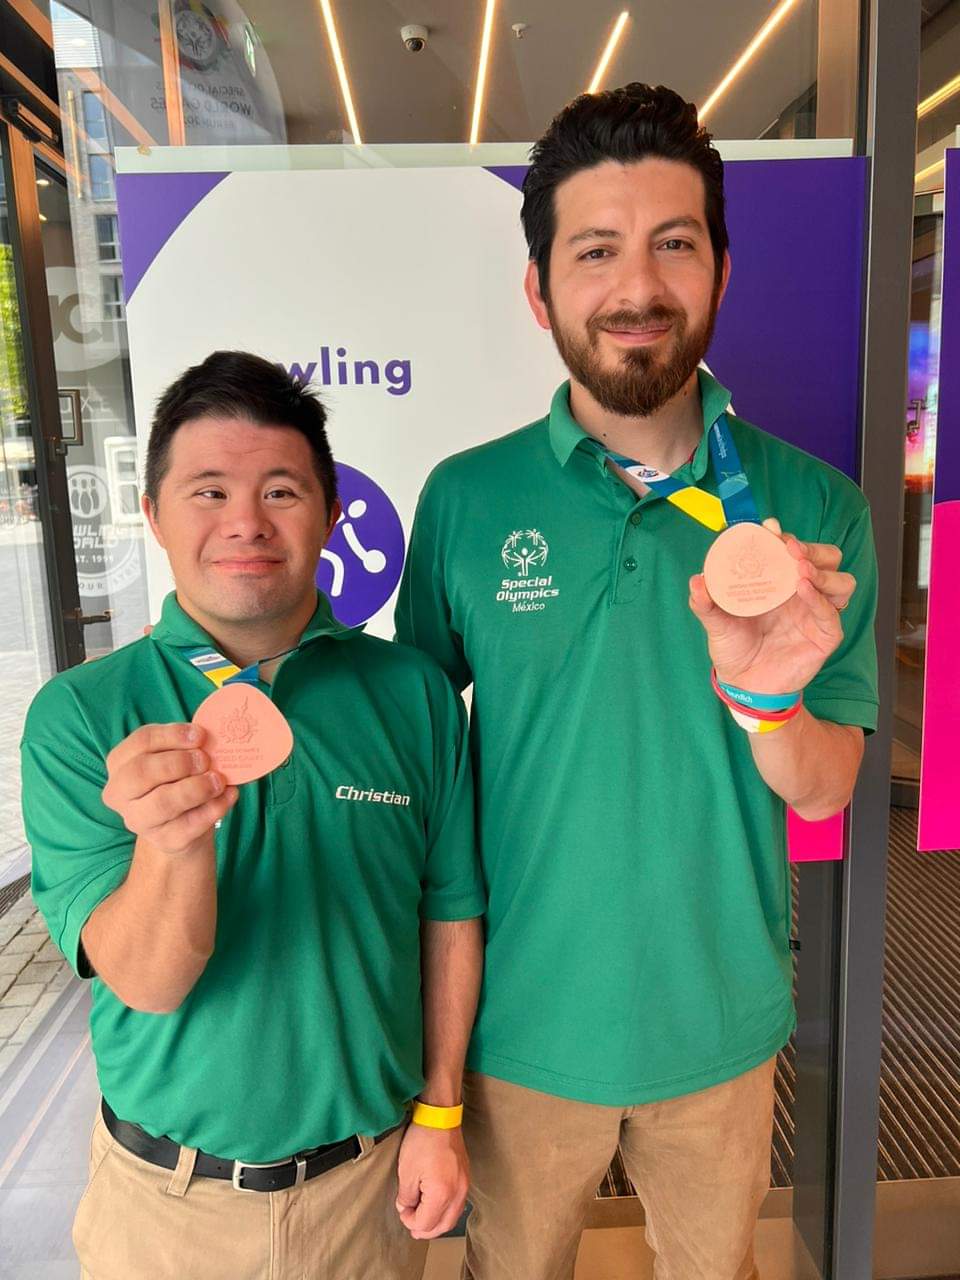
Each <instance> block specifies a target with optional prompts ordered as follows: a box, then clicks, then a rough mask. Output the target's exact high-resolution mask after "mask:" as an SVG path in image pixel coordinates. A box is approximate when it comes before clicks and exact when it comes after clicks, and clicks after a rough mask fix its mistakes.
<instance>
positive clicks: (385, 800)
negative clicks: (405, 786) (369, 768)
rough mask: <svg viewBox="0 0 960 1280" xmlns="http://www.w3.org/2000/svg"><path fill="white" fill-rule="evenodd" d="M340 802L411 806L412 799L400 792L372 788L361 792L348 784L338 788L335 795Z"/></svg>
mask: <svg viewBox="0 0 960 1280" xmlns="http://www.w3.org/2000/svg"><path fill="white" fill-rule="evenodd" d="M333 794H334V795H335V796H336V798H337V799H338V800H355V801H362V802H363V803H365V804H399V805H409V803H410V797H409V796H407V795H403V794H402V793H401V792H399V791H374V790H373V789H372V788H371V787H367V788H365V789H364V790H361V789H360V788H358V787H351V786H348V785H347V784H344V785H342V786H339V787H337V789H336V791H335V792H334V793H333Z"/></svg>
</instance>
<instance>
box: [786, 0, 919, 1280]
mask: <svg viewBox="0 0 960 1280" xmlns="http://www.w3.org/2000/svg"><path fill="white" fill-rule="evenodd" d="M920 20H921V12H920V4H919V0H862V4H861V24H860V32H861V39H860V47H861V74H860V78H859V85H860V93H859V110H858V124H857V135H856V152H857V154H859V155H864V156H867V157H868V159H869V174H868V187H867V191H866V193H865V202H866V204H865V225H866V228H867V248H866V255H865V262H864V286H863V288H864V292H863V317H864V327H863V342H862V348H861V435H860V464H861V465H860V483H861V487H862V488H863V491H864V493H865V495H866V497H867V499H868V500H869V502H870V506H871V510H872V514H873V526H874V537H875V542H876V548H877V561H878V566H879V599H878V607H877V626H876V636H877V656H878V665H879V692H880V714H879V722H878V727H877V731H876V733H874V734H873V735H871V737H870V738H869V739H868V741H867V744H866V751H865V755H864V762H863V767H862V769H861V772H860V777H859V780H858V783H857V787H856V791H855V793H854V797H853V802H852V805H851V808H850V813H849V819H848V838H847V848H846V857H845V859H844V861H843V862H839V863H819V864H817V863H811V864H807V865H805V866H803V867H801V869H800V892H799V919H800V936H801V941H802V946H803V952H802V960H801V963H800V965H799V966H798V983H797V985H798V1000H797V1012H798V1021H799V1026H798V1033H797V1048H798V1055H797V1077H798V1079H797V1159H796V1163H795V1172H794V1222H795V1224H796V1226H797V1231H798V1235H799V1236H800V1238H801V1240H802V1241H803V1245H804V1246H805V1252H806V1257H805V1258H804V1259H802V1260H801V1262H805V1263H806V1267H805V1268H804V1267H803V1266H800V1267H798V1270H797V1274H798V1276H800V1277H805V1276H807V1275H810V1276H816V1277H823V1280H872V1277H873V1271H874V1234H875V1232H874V1227H875V1220H876V1197H877V1150H878V1136H879V1093H880V1052H881V1027H882V1008H883V968H884V933H885V911H886V885H887V860H888V838H889V825H890V793H891V779H890V766H891V750H892V742H893V712H894V693H895V650H896V633H897V620H898V616H899V603H900V600H899V596H900V562H901V547H902V526H903V475H904V448H903V432H904V425H903V424H904V421H905V413H906V403H907V366H908V334H909V317H910V280H911V258H912V252H911V249H912V242H913V199H914V177H913V175H914V168H915V159H916V121H917V115H916V112H917V85H918V73H919V59H920Z"/></svg>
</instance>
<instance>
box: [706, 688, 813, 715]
mask: <svg viewBox="0 0 960 1280" xmlns="http://www.w3.org/2000/svg"><path fill="white" fill-rule="evenodd" d="M717 684H718V686H719V687H720V689H721V690H722V691H723V692H724V693H725V694H726V695H727V697H728V698H732V699H733V701H734V702H737V703H739V704H740V706H743V707H749V708H750V709H751V710H755V711H789V710H790V708H791V707H793V706H796V704H797V703H798V702H799V701H800V699H801V697H802V696H803V695H802V694H801V693H799V692H798V693H750V692H749V691H748V690H747V689H738V688H737V686H736V685H735V684H724V682H723V681H722V680H718V681H717Z"/></svg>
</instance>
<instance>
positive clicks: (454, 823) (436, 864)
mask: <svg viewBox="0 0 960 1280" xmlns="http://www.w3.org/2000/svg"><path fill="white" fill-rule="evenodd" d="M444 683H445V684H446V682H444ZM446 692H447V694H448V696H449V699H450V703H451V705H450V715H449V723H450V725H451V730H450V731H449V732H448V733H447V735H446V737H447V739H448V744H449V745H448V746H447V749H446V750H445V751H444V752H443V753H442V754H441V755H440V756H439V757H438V758H439V759H440V765H439V768H438V770H437V774H436V777H435V780H434V789H433V796H432V798H431V805H430V810H429V814H428V818H427V831H426V835H427V857H426V870H425V875H424V881H423V896H422V898H421V903H420V914H421V916H422V917H423V918H424V919H426V920H470V919H472V918H473V917H474V916H481V915H483V913H484V911H485V910H486V895H485V893H484V888H483V880H482V877H481V873H480V861H479V858H478V856H477V837H476V821H475V818H474V805H473V773H472V770H471V765H470V748H469V744H468V740H467V715H466V711H465V709H464V706H463V701H462V699H461V698H459V697H458V696H457V694H456V693H454V691H453V689H451V688H450V687H449V685H447V687H446Z"/></svg>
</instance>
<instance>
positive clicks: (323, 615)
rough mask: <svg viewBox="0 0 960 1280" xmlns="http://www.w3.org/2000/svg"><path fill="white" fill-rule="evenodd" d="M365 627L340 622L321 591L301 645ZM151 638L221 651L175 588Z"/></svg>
mask: <svg viewBox="0 0 960 1280" xmlns="http://www.w3.org/2000/svg"><path fill="white" fill-rule="evenodd" d="M362 630H363V627H362V626H361V627H345V626H344V625H343V624H342V623H340V622H338V621H337V620H336V618H335V617H334V616H333V610H332V609H331V608H330V601H329V600H328V599H327V597H326V596H325V595H324V593H323V592H322V591H318V592H317V607H316V609H315V610H314V611H313V616H312V617H311V619H310V621H309V622H308V623H307V625H306V627H304V630H303V635H302V636H301V637H300V645H301V646H302V645H304V644H306V643H307V641H309V640H316V639H317V638H318V637H320V636H329V637H330V638H331V639H332V640H347V639H350V638H351V637H352V636H355V635H358V634H359V633H360V632H361V631H362ZM151 639H153V640H155V641H156V642H157V643H158V644H164V645H170V646H171V647H173V648H176V649H189V648H196V647H198V646H199V645H209V646H210V647H211V649H214V650H217V644H216V641H215V640H214V639H213V637H212V636H210V635H209V634H208V633H207V632H206V631H204V629H203V627H201V626H200V624H199V623H198V622H195V621H194V619H193V618H191V617H190V615H189V614H188V613H187V612H186V611H185V610H184V609H183V608H182V606H181V604H180V602H179V600H178V599H177V593H176V592H175V591H171V592H170V594H169V595H168V596H167V597H166V598H165V599H164V602H163V608H162V610H161V612H160V621H159V622H158V623H157V625H156V626H155V627H154V629H153V631H152V632H151Z"/></svg>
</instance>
